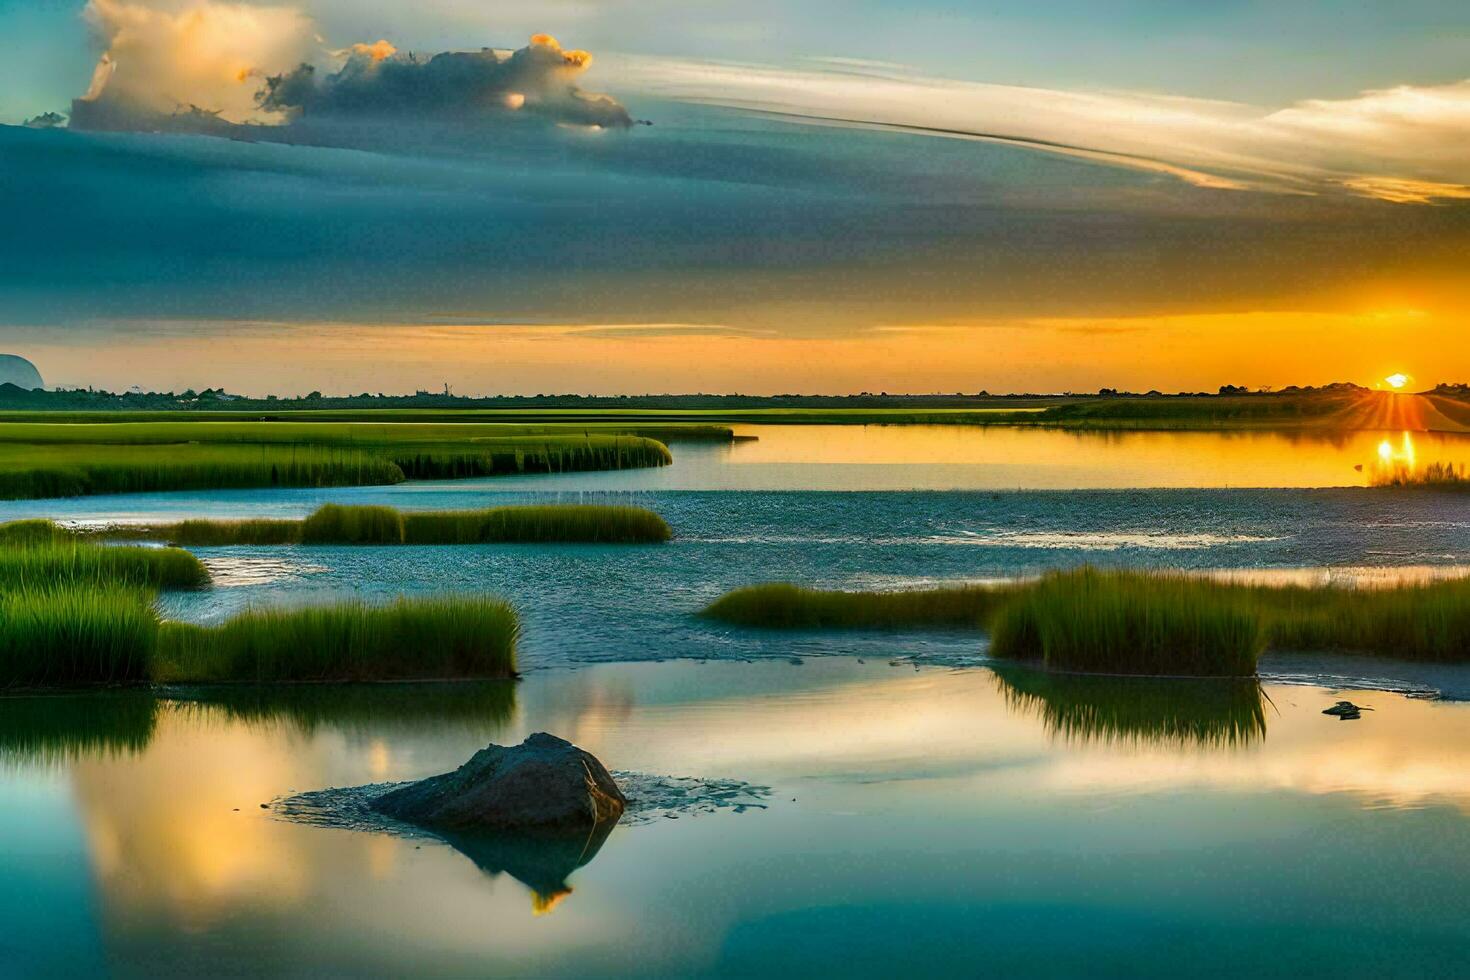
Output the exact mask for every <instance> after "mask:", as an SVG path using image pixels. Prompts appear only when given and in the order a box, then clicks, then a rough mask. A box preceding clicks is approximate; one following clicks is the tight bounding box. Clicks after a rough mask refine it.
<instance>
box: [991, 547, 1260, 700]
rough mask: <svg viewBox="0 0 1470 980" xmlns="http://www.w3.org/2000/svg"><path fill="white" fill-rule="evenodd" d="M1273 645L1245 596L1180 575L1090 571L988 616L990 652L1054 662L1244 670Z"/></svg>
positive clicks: (1018, 596)
mask: <svg viewBox="0 0 1470 980" xmlns="http://www.w3.org/2000/svg"><path fill="white" fill-rule="evenodd" d="M1265 646H1266V631H1265V626H1264V621H1263V619H1262V616H1261V614H1260V612H1259V611H1258V610H1256V609H1254V608H1252V607H1251V605H1250V604H1248V603H1247V602H1245V601H1243V596H1241V595H1239V594H1237V593H1236V592H1235V591H1233V590H1230V589H1222V588H1220V587H1219V586H1217V585H1215V584H1214V583H1209V582H1202V581H1196V580H1192V579H1187V578H1184V577H1182V576H1164V575H1144V574H1138V573H1132V572H1098V571H1094V570H1091V569H1083V570H1082V571H1078V572H1069V573H1066V574H1060V575H1048V576H1046V577H1044V578H1042V579H1041V580H1040V581H1039V582H1036V583H1034V584H1032V585H1030V586H1027V587H1025V588H1022V589H1019V590H1017V592H1016V593H1015V595H1013V596H1012V597H1010V598H1009V599H1008V600H1007V601H1006V602H1004V603H1002V604H1001V605H1000V606H999V608H998V609H997V610H996V613H995V615H994V616H992V617H991V620H990V652H991V653H992V654H993V655H995V656H997V657H1006V658H1009V659H1016V660H1034V661H1037V662H1039V663H1041V664H1042V665H1043V666H1045V667H1047V668H1050V669H1053V670H1071V671H1087V672H1091V673H1103V674H1182V675H1190V676H1198V677H1208V676H1226V677H1234V676H1247V675H1250V674H1254V673H1255V672H1256V659H1257V658H1258V657H1259V656H1260V654H1261V652H1262V651H1263V650H1264V649H1265Z"/></svg>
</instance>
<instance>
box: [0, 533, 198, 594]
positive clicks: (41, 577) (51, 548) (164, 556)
mask: <svg viewBox="0 0 1470 980" xmlns="http://www.w3.org/2000/svg"><path fill="white" fill-rule="evenodd" d="M208 584H209V570H208V569H207V568H205V567H204V564H203V563H202V562H201V561H200V560H199V559H198V558H196V557H194V556H193V555H191V554H189V552H187V551H183V550H182V549H179V548H134V547H114V546H109V545H99V544H90V543H87V542H80V541H62V542H58V543H54V544H36V545H32V546H30V547H22V548H6V549H0V590H8V591H16V590H30V591H46V590H50V589H57V588H69V587H70V588H91V587H103V586H109V585H115V586H131V587H138V588H149V589H201V588H204V587H205V586H206V585H208Z"/></svg>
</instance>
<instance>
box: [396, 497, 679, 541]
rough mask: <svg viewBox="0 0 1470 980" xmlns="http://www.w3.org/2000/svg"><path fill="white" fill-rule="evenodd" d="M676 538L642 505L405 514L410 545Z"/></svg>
mask: <svg viewBox="0 0 1470 980" xmlns="http://www.w3.org/2000/svg"><path fill="white" fill-rule="evenodd" d="M671 537H673V532H672V531H671V530H670V529H669V525H668V523H667V522H665V521H664V519H663V518H662V517H660V516H659V515H658V514H655V513H654V512H653V511H651V510H645V509H644V508H642V507H614V506H606V505H598V504H543V505H528V506H518V507H493V508H490V509H488V510H473V511H425V512H420V513H408V514H404V515H403V540H404V542H405V543H407V544H488V543H548V544H549V543H554V542H576V543H589V544H653V543H657V542H661V541H667V540H669V538H671Z"/></svg>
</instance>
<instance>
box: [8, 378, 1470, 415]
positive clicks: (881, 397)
mask: <svg viewBox="0 0 1470 980" xmlns="http://www.w3.org/2000/svg"><path fill="white" fill-rule="evenodd" d="M1367 390H1368V389H1366V388H1363V387H1362V386H1361V385H1355V384H1350V383H1347V382H1338V383H1335V384H1330V385H1322V386H1320V387H1299V386H1297V385H1291V386H1289V387H1286V388H1282V389H1279V390H1272V389H1269V388H1261V389H1255V390H1252V389H1249V388H1246V387H1245V386H1243V385H1222V386H1221V387H1220V389H1219V390H1218V392H1178V393H1175V394H1168V395H1166V394H1164V393H1162V392H1160V391H1157V390H1155V391H1147V392H1142V393H1139V392H1131V391H1121V390H1119V389H1117V388H1103V389H1101V390H1099V391H1097V392H1070V391H1069V392H1063V393H1027V394H1009V395H992V394H990V393H989V392H987V391H978V392H974V393H971V394H966V393H963V392H956V393H954V394H929V395H898V394H889V393H888V392H886V391H885V392H878V393H876V394H875V393H873V392H867V391H865V392H861V393H859V394H856V395H797V394H787V395H714V394H682V395H676V394H662V395H568V394H562V395H549V394H546V395H486V396H469V395H456V394H453V393H452V392H450V391H448V390H445V391H443V392H431V391H418V392H415V393H414V394H412V395H385V394H383V393H382V392H379V393H377V394H370V393H368V392H362V393H361V394H357V395H323V394H322V393H321V392H320V391H313V392H310V393H309V394H306V395H292V396H279V395H268V396H266V397H264V398H254V397H246V396H243V395H233V394H230V393H229V392H227V391H225V390H224V389H223V388H205V389H203V390H202V391H195V390H194V389H192V388H190V389H188V390H186V391H182V392H172V391H148V392H145V391H126V392H111V391H103V390H100V389H95V388H69V389H57V390H51V391H46V390H40V389H37V390H34V391H32V390H27V389H24V388H19V387H17V386H15V385H13V384H0V409H9V410H16V411H69V412H97V411H135V412H153V411H180V412H187V411H239V412H253V411H301V410H326V409H405V408H439V409H446V408H458V409H476V408H504V409H533V410H534V409H553V408H609V409H615V408H636V409H675V410H680V409H684V410H695V409H750V408H965V407H971V406H977V405H987V404H988V405H995V404H997V403H999V404H1002V405H1004V404H1008V403H1016V402H1028V401H1029V402H1035V401H1048V400H1058V399H1067V400H1076V399H1081V398H1209V397H1214V396H1216V395H1220V396H1230V397H1240V396H1262V397H1265V396H1271V395H1301V394H1319V393H1320V394H1333V393H1343V392H1350V391H1367ZM1435 390H1436V391H1442V392H1450V393H1462V394H1463V393H1465V392H1466V391H1467V388H1466V386H1465V385H1463V384H1461V385H1440V386H1439V387H1438V388H1436V389H1435Z"/></svg>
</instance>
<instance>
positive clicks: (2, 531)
mask: <svg viewBox="0 0 1470 980" xmlns="http://www.w3.org/2000/svg"><path fill="white" fill-rule="evenodd" d="M75 537H76V535H75V534H74V533H73V532H71V531H69V530H67V529H66V528H64V527H62V526H61V525H60V524H57V523H56V522H55V521H49V520H46V519H45V518H43V517H36V518H30V519H28V520H23V521H7V522H6V523H4V524H0V547H5V548H28V547H31V546H33V545H38V544H55V543H57V542H60V541H70V540H72V539H73V538H75Z"/></svg>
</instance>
